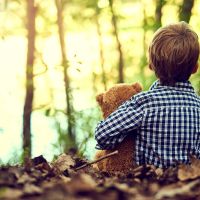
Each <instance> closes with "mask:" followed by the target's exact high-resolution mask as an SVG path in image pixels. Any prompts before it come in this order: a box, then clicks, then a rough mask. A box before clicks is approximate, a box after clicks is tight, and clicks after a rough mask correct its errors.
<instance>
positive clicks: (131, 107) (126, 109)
mask: <svg viewBox="0 0 200 200" xmlns="http://www.w3.org/2000/svg"><path fill="white" fill-rule="evenodd" d="M142 116H143V109H142V104H141V102H140V103H138V102H137V101H136V100H135V98H134V97H133V98H132V99H131V100H129V101H126V102H125V103H124V104H122V105H121V106H120V107H119V108H118V109H117V110H116V111H114V112H113V113H112V114H111V115H110V116H108V117H107V118H106V119H105V120H104V121H101V122H100V123H99V124H98V125H97V127H96V130H95V139H96V141H97V145H96V148H97V149H113V148H114V147H115V146H116V145H117V144H119V143H121V142H122V141H123V139H124V138H125V137H126V135H127V133H128V132H130V131H132V130H136V129H138V128H139V127H140V125H141V122H142Z"/></svg>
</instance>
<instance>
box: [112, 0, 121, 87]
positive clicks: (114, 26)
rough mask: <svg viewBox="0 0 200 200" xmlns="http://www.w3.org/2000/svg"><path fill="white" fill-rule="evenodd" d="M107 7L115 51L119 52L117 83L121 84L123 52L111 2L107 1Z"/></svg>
mask: <svg viewBox="0 0 200 200" xmlns="http://www.w3.org/2000/svg"><path fill="white" fill-rule="evenodd" d="M109 6H110V10H111V14H112V25H113V34H114V37H115V39H116V42H117V49H118V52H119V63H118V71H119V77H118V82H119V83H123V82H124V74H123V73H124V72H123V71H124V60H123V52H122V47H121V43H120V40H119V34H118V28H117V18H116V16H115V12H114V9H113V0H109Z"/></svg>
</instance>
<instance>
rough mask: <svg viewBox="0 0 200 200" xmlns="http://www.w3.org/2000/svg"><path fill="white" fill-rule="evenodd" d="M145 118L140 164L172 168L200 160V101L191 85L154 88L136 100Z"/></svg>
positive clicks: (139, 145) (138, 154) (138, 142)
mask: <svg viewBox="0 0 200 200" xmlns="http://www.w3.org/2000/svg"><path fill="white" fill-rule="evenodd" d="M135 99H136V102H140V103H139V104H140V105H138V106H141V109H142V112H143V117H142V121H141V126H140V129H139V130H138V132H139V134H138V135H137V139H136V162H137V163H138V164H147V163H149V164H154V165H155V166H158V167H168V166H172V165H176V164H178V163H177V162H180V163H188V162H189V156H190V155H192V154H195V155H196V156H197V157H198V158H200V98H199V97H198V96H197V95H196V94H195V93H194V90H193V88H192V86H191V84H190V83H189V82H188V81H186V82H179V83H176V84H175V85H174V86H162V85H161V84H160V83H159V82H158V81H157V82H156V83H155V84H154V85H153V87H152V88H151V89H150V90H149V91H148V92H144V93H140V94H139V95H137V96H136V97H135Z"/></svg>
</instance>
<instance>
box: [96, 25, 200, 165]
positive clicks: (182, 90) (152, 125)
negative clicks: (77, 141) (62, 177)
mask: <svg viewBox="0 0 200 200" xmlns="http://www.w3.org/2000/svg"><path fill="white" fill-rule="evenodd" d="M198 57H199V42H198V36H197V34H196V33H195V32H194V31H192V30H191V29H190V27H189V26H188V25H187V24H186V23H185V22H179V23H176V24H171V25H168V26H165V27H163V28H160V29H159V30H158V31H157V32H156V33H155V35H154V38H153V40H152V42H151V44H150V47H149V67H150V69H152V70H153V71H154V72H155V74H156V76H157V78H158V80H157V81H156V82H155V83H154V84H153V85H152V86H151V88H150V90H149V91H146V92H141V93H139V94H137V95H135V96H133V97H132V98H131V99H130V100H128V101H126V102H125V103H124V104H123V105H121V106H120V107H119V108H118V109H117V110H116V111H115V112H113V113H112V114H111V115H110V116H108V118H106V119H105V120H104V121H101V122H100V123H99V124H98V125H97V128H96V130H95V139H96V141H97V146H96V148H98V149H113V148H114V147H115V146H116V145H117V144H118V143H121V142H122V141H123V139H124V138H125V137H126V136H127V135H130V134H136V147H135V148H136V154H135V158H133V159H135V162H136V164H137V165H143V164H152V165H155V166H156V167H160V168H167V167H170V166H176V165H177V164H180V163H185V164H188V163H190V155H195V156H196V157H197V158H198V159H200V98H199V97H198V96H197V95H196V94H195V92H194V89H193V87H192V86H191V84H190V82H189V81H188V79H189V77H190V75H191V74H193V73H195V72H196V71H197V69H198V64H197V62H198Z"/></svg>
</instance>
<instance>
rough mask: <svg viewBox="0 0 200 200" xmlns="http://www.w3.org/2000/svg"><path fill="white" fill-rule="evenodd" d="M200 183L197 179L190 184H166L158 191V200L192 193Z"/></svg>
mask: <svg viewBox="0 0 200 200" xmlns="http://www.w3.org/2000/svg"><path fill="white" fill-rule="evenodd" d="M199 184H200V180H195V181H193V182H190V183H188V184H183V183H181V185H180V184H172V185H169V186H165V187H163V188H162V189H160V190H159V192H157V194H156V195H155V199H156V200H160V199H164V198H175V197H176V196H185V195H188V196H189V195H191V194H190V193H191V192H192V193H194V192H193V191H192V189H193V188H194V187H196V186H197V185H199Z"/></svg>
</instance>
